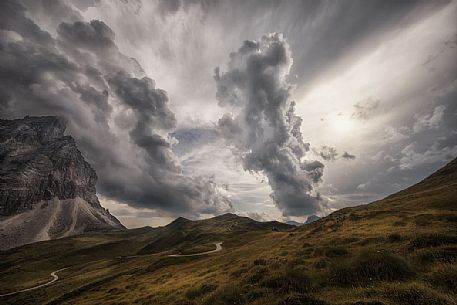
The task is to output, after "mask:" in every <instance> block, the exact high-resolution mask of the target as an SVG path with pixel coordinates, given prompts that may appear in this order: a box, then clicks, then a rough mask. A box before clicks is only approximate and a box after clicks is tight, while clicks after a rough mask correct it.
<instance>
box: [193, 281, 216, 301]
mask: <svg viewBox="0 0 457 305" xmlns="http://www.w3.org/2000/svg"><path fill="white" fill-rule="evenodd" d="M216 288H217V285H215V284H206V283H205V284H202V285H200V286H197V287H194V288H191V289H189V290H187V292H186V297H187V298H189V299H195V298H198V297H201V296H203V295H205V294H207V293H210V292H212V291H214V290H216Z"/></svg>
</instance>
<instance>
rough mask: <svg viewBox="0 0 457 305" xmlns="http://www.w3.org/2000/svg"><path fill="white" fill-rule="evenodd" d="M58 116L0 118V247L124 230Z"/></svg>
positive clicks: (94, 174) (5, 247)
mask: <svg viewBox="0 0 457 305" xmlns="http://www.w3.org/2000/svg"><path fill="white" fill-rule="evenodd" d="M64 132H65V122H64V121H63V119H61V118H58V117H25V118H24V119H18V120H0V249H8V248H12V247H16V246H19V245H22V244H25V243H30V242H34V241H40V240H46V239H53V238H59V237H64V236H68V235H72V234H78V233H82V232H85V231H88V230H98V229H103V230H106V229H122V228H124V227H123V226H122V224H121V223H120V222H119V221H118V220H117V219H116V218H115V217H114V216H112V215H111V214H110V213H109V212H108V211H107V210H106V209H104V208H103V207H102V206H101V205H100V203H99V201H98V198H97V196H96V190H95V184H96V181H97V175H96V173H95V171H94V169H92V168H91V166H90V165H89V163H87V162H86V161H85V160H84V158H83V156H82V154H81V152H80V151H79V150H78V148H77V146H76V143H75V141H74V139H73V138H72V137H71V136H65V135H64Z"/></svg>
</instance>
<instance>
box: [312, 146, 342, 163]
mask: <svg viewBox="0 0 457 305" xmlns="http://www.w3.org/2000/svg"><path fill="white" fill-rule="evenodd" d="M316 153H317V154H318V155H319V156H320V157H321V158H322V159H324V160H325V161H335V159H336V157H337V156H338V152H337V151H336V149H335V148H334V147H331V146H325V145H324V146H322V147H321V149H320V150H319V151H316Z"/></svg>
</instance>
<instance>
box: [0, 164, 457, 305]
mask: <svg viewBox="0 0 457 305" xmlns="http://www.w3.org/2000/svg"><path fill="white" fill-rule="evenodd" d="M456 168H457V162H456V161H453V162H452V163H451V164H450V165H448V166H447V167H446V168H445V169H443V170H441V171H439V172H438V173H437V174H435V175H432V176H431V177H430V178H428V179H426V180H424V181H423V182H421V183H419V184H418V185H416V186H413V187H412V188H409V189H407V190H405V191H402V192H400V193H397V194H395V195H392V196H389V197H387V198H386V199H384V200H380V201H378V202H374V203H372V204H370V205H366V206H359V207H353V208H345V209H342V210H340V211H337V212H335V213H333V214H331V215H329V216H328V217H325V218H324V219H321V220H320V221H317V222H315V223H313V224H310V225H306V226H303V227H300V228H297V229H295V230H292V231H285V232H276V231H274V230H235V231H233V228H234V226H233V223H235V222H236V221H237V220H236V218H234V217H231V218H230V217H229V218H227V219H229V220H228V223H230V224H229V225H227V226H226V227H225V229H222V228H221V227H220V226H219V222H217V221H220V220H216V221H209V222H206V223H205V224H204V226H203V227H202V225H201V224H198V223H192V224H190V225H189V224H188V223H186V222H185V221H183V223H184V225H183V224H179V228H180V229H181V230H182V232H188V231H187V230H189V231H191V232H194V233H192V234H190V235H173V236H175V237H176V236H177V237H179V238H176V239H175V240H174V241H173V244H172V246H170V248H169V249H162V248H161V247H162V246H161V247H159V248H154V245H152V246H151V247H150V249H153V250H157V249H159V250H160V251H158V252H156V251H150V252H149V253H148V252H147V251H146V252H145V251H144V250H143V249H144V247H145V245H150V244H151V243H153V242H154V241H155V240H163V238H164V236H167V235H166V234H168V233H169V232H168V231H167V232H165V231H161V233H160V238H162V239H158V237H157V235H154V234H156V233H151V232H152V231H148V230H146V231H145V232H142V231H141V232H131V233H129V232H127V233H109V234H108V233H106V234H95V233H94V234H88V235H82V236H78V237H72V238H68V239H64V240H56V241H50V242H46V243H38V244H34V245H29V246H26V247H23V248H20V249H18V250H15V251H11V252H7V253H3V254H1V255H0V258H1V261H2V264H1V265H0V275H1V276H0V290H1V292H8V291H14V290H15V289H17V288H18V287H20V288H23V287H26V286H28V285H33V283H35V282H45V281H47V280H48V279H49V273H50V272H51V271H53V270H56V269H59V268H62V267H66V266H71V267H70V268H69V269H67V270H65V271H63V272H62V273H61V274H59V276H61V279H59V281H57V282H56V283H55V284H53V285H51V286H48V287H46V288H43V289H40V290H34V291H31V292H27V293H23V294H19V295H14V296H11V297H7V298H3V299H1V300H0V301H1V302H2V303H5V304H144V305H146V304H167V305H169V304H171V305H173V304H176V305H177V304H181V305H184V304H187V305H191V304H199V305H200V304H208V305H209V304H212V305H218V304H251V305H260V304H262V305H270V304H271V305H294V304H307V305H313V304H314V305H326V304H327V305H328V304H330V305H336V304H338V305H343V304H344V305H368V304H369V305H381V304H384V305H393V304H402V305H403V304H410V305H416V304H418V305H419V304H422V305H441V304H442V305H447V304H450V305H452V304H456V301H455V300H456V297H457V295H456V289H455V288H456V280H455V278H456V276H457V175H456V173H457V171H456ZM224 221H225V219H224ZM240 221H242V222H243V223H244V221H246V220H245V219H243V220H240ZM250 225H251V224H249V226H250ZM183 226H184V227H183ZM189 226H190V227H189ZM199 226H200V227H199ZM216 227H217V228H218V229H215V228H216ZM213 229H214V231H215V232H216V233H215V234H211V232H212V230H213ZM167 230H169V229H167ZM164 232H165V233H164ZM195 232H198V234H196V233H195ZM172 233H173V234H174V232H172ZM164 234H165V235H164ZM180 234H181V233H180ZM186 234H187V233H186ZM183 236H184V237H189V236H190V237H191V238H189V239H186V240H185V242H182V240H181V238H182V237H183ZM215 241H223V242H224V243H223V250H222V251H220V252H216V253H212V254H208V255H203V256H196V257H174V258H173V257H168V254H172V253H177V252H176V251H178V252H182V253H196V252H204V251H202V250H205V251H208V250H213V249H214V244H212V243H213V242H215ZM178 242H179V243H178ZM75 252H76V254H75ZM138 253H140V254H143V255H140V256H137V255H136V254H138ZM94 260H99V261H96V262H93V261H94Z"/></svg>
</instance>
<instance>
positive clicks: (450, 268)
mask: <svg viewBox="0 0 457 305" xmlns="http://www.w3.org/2000/svg"><path fill="white" fill-rule="evenodd" d="M427 278H428V280H429V282H430V284H432V285H433V286H438V287H442V288H445V289H448V290H450V291H457V266H456V265H451V264H443V265H438V266H436V267H435V268H433V270H432V272H431V273H430V274H429V275H428V276H427Z"/></svg>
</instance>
